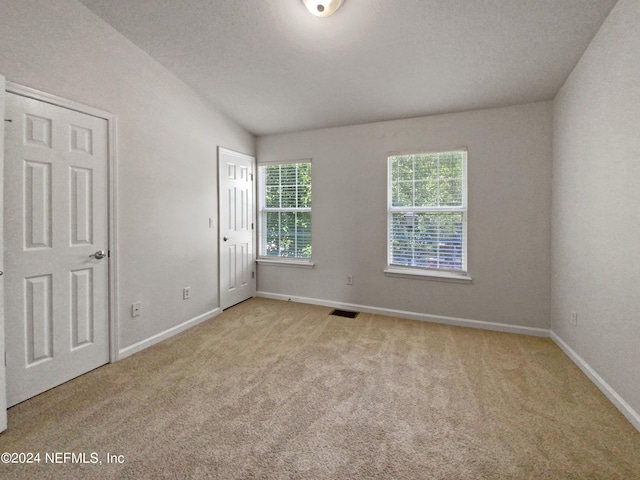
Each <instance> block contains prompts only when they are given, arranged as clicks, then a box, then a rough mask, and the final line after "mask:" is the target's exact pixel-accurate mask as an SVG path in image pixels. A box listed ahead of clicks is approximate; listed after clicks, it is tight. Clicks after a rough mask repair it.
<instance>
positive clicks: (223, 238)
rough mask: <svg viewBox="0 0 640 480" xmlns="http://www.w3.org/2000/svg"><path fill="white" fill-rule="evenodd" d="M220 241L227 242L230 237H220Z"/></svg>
mask: <svg viewBox="0 0 640 480" xmlns="http://www.w3.org/2000/svg"><path fill="white" fill-rule="evenodd" d="M222 240H224V241H225V242H226V241H227V240H231V237H222Z"/></svg>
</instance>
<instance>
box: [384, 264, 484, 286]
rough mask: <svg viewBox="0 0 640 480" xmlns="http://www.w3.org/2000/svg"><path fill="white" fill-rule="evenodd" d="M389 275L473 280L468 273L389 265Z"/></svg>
mask: <svg viewBox="0 0 640 480" xmlns="http://www.w3.org/2000/svg"><path fill="white" fill-rule="evenodd" d="M384 274H385V275H386V276H387V277H400V278H420V279H423V280H436V281H441V282H457V283H471V281H472V280H473V279H472V278H471V277H469V276H468V275H467V274H466V273H455V272H439V271H436V270H418V269H412V268H399V267H387V268H385V270H384Z"/></svg>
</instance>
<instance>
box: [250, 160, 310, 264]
mask: <svg viewBox="0 0 640 480" xmlns="http://www.w3.org/2000/svg"><path fill="white" fill-rule="evenodd" d="M258 175H259V177H260V186H261V189H260V190H261V191H260V225H259V228H260V238H261V241H260V255H261V256H263V257H285V258H294V259H295V258H300V259H309V258H311V163H310V162H308V161H306V162H298V163H282V164H269V165H261V166H259V167H258Z"/></svg>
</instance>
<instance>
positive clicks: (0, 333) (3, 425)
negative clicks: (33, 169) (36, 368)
mask: <svg viewBox="0 0 640 480" xmlns="http://www.w3.org/2000/svg"><path fill="white" fill-rule="evenodd" d="M4 89H5V80H4V77H3V76H2V75H0V114H2V119H1V120H2V123H1V124H0V272H1V271H2V270H3V262H4V232H3V226H4V220H3V215H4V205H3V200H4V179H3V175H4V99H5V93H4ZM4 358H5V341H4V278H2V277H1V276H0V359H1V360H2V361H0V432H2V431H4V430H6V429H7V377H6V368H5V362H4Z"/></svg>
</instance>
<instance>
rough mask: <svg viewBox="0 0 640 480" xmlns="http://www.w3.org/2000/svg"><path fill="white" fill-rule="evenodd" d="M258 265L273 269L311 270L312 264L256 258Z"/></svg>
mask: <svg viewBox="0 0 640 480" xmlns="http://www.w3.org/2000/svg"><path fill="white" fill-rule="evenodd" d="M256 262H257V263H258V264H259V265H271V266H273V267H293V268H313V267H314V265H315V264H314V263H313V262H311V261H310V260H286V259H284V258H277V259H275V258H274V259H271V258H258V259H257V260H256Z"/></svg>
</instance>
